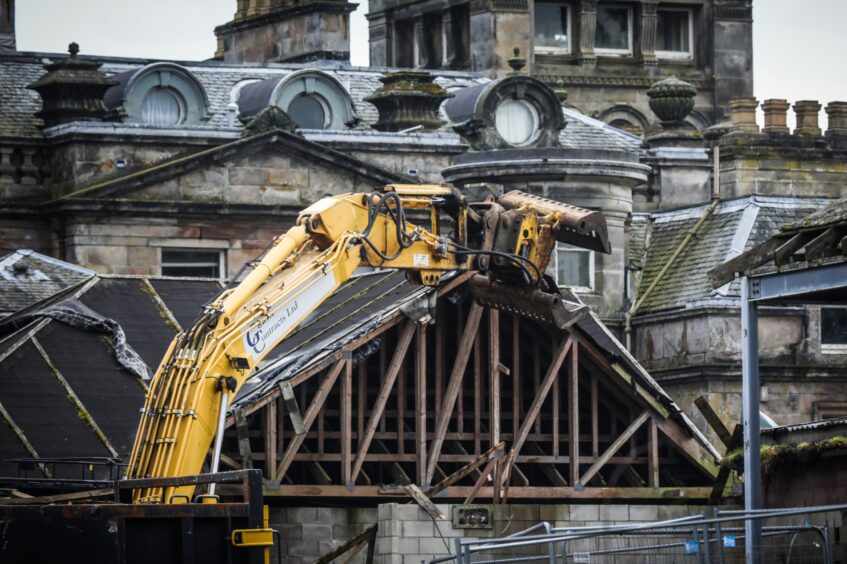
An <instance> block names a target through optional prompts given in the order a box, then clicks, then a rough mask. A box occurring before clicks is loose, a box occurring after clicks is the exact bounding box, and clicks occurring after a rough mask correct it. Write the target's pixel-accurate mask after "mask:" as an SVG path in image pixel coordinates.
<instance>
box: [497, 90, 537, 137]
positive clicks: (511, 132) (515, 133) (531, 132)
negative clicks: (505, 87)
mask: <svg viewBox="0 0 847 564" xmlns="http://www.w3.org/2000/svg"><path fill="white" fill-rule="evenodd" d="M494 124H495V127H496V128H497V133H499V134H500V137H502V138H503V141H505V142H506V143H508V144H509V145H514V146H521V145H527V144H529V143H531V142H532V141H534V140H535V138H536V137H537V136H538V110H536V109H535V106H533V105H532V104H530V103H529V102H527V101H526V100H515V99H512V100H506V101H505V102H503V103H501V104H500V105H499V106H497V111H496V113H495V117H494Z"/></svg>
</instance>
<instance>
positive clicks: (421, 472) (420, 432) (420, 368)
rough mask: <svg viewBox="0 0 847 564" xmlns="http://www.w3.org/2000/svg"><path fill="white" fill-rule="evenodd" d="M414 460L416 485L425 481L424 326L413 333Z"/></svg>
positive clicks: (420, 326) (419, 326)
mask: <svg viewBox="0 0 847 564" xmlns="http://www.w3.org/2000/svg"><path fill="white" fill-rule="evenodd" d="M415 460H416V464H417V467H416V469H417V476H416V478H417V483H418V484H423V483H424V481H425V480H426V325H418V327H417V331H416V333H415Z"/></svg>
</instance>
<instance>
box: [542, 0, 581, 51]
mask: <svg viewBox="0 0 847 564" xmlns="http://www.w3.org/2000/svg"><path fill="white" fill-rule="evenodd" d="M537 3H541V4H554V5H558V6H563V7H564V8H565V11H566V12H567V18H568V28H567V29H566V30H565V34H566V35H567V38H568V44H567V46H566V47H546V46H543V45H542V46H538V45H536V44H535V38H536V35H535V4H537ZM572 30H573V10H572V8H571V5H570V3H568V2H564V1H563V0H559V1H558V2H555V1H554V2H551V1H546V2H536V3H533V12H532V45H533V50H534V52H535V53H536V54H537V55H570V54H571V53H573V33H572Z"/></svg>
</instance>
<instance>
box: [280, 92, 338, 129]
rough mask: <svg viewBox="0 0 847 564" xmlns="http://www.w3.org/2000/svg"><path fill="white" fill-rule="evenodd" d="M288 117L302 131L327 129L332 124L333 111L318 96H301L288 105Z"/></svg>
mask: <svg viewBox="0 0 847 564" xmlns="http://www.w3.org/2000/svg"><path fill="white" fill-rule="evenodd" d="M287 113H288V115H289V116H290V117H291V119H293V120H294V122H295V123H296V124H297V127H299V128H300V129H326V128H327V127H329V124H330V123H331V122H332V111H331V110H330V108H329V104H327V103H326V102H325V101H324V100H323V99H322V98H321V97H320V96H318V95H317V94H300V95H298V96H296V97H295V98H294V99H293V100H291V102H290V103H289V104H288V110H287Z"/></svg>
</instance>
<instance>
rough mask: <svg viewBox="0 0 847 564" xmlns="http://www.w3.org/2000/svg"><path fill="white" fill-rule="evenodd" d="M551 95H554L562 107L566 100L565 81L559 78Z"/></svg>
mask: <svg viewBox="0 0 847 564" xmlns="http://www.w3.org/2000/svg"><path fill="white" fill-rule="evenodd" d="M553 93H554V94H555V95H556V98H558V99H559V102H561V103H562V105H563V106H564V105H565V102H567V100H568V91H567V89H566V88H565V81H564V80H562V79H561V78H560V79H559V80H557V81H556V87H555V88H554V89H553Z"/></svg>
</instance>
